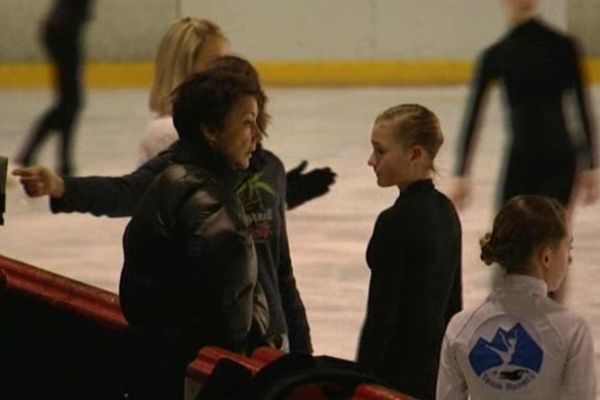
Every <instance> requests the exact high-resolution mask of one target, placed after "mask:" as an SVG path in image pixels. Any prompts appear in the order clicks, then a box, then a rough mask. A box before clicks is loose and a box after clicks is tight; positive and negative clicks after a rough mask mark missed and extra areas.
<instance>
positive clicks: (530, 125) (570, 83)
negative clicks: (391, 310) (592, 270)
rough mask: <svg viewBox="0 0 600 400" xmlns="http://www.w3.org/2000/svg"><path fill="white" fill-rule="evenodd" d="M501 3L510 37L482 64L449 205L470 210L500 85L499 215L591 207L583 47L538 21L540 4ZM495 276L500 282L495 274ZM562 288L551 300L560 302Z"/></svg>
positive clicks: (592, 162) (592, 154) (590, 130)
mask: <svg viewBox="0 0 600 400" xmlns="http://www.w3.org/2000/svg"><path fill="white" fill-rule="evenodd" d="M502 3H503V6H504V10H505V13H506V18H507V20H508V23H509V25H510V27H511V29H510V31H509V32H508V33H507V34H506V35H505V36H504V37H503V38H502V39H501V40H499V41H498V42H497V43H495V44H493V45H492V46H490V47H488V48H487V49H485V51H484V52H483V53H482V55H481V56H480V58H479V62H478V66H477V68H476V73H475V77H474V79H473V83H472V86H471V93H470V99H469V103H468V106H467V108H466V111H465V116H464V119H463V128H462V132H461V136H460V137H461V139H460V140H459V147H458V158H457V163H456V168H455V174H456V175H457V177H458V178H457V179H455V182H454V185H453V187H452V189H451V194H450V197H451V198H452V200H453V201H454V203H455V204H456V206H457V207H459V208H461V207H463V206H464V205H465V204H466V203H467V202H468V199H469V195H470V192H471V185H470V183H469V179H468V177H467V176H468V173H469V169H470V164H471V159H472V157H473V152H474V148H475V142H476V138H477V133H478V131H479V129H478V128H479V119H480V114H481V110H482V108H483V105H484V100H485V98H486V94H487V92H488V91H489V88H490V87H491V86H492V84H493V83H495V82H499V83H500V84H501V85H502V88H503V89H504V93H503V95H504V98H505V100H506V106H507V108H508V120H507V121H508V127H509V130H510V138H509V144H508V151H507V158H506V165H505V172H504V178H503V183H502V185H501V186H500V185H499V189H500V190H499V192H500V193H499V196H498V199H499V200H498V204H497V207H500V206H502V204H504V203H505V202H506V201H508V200H509V199H510V198H511V197H513V196H516V195H519V194H539V195H545V196H550V197H552V198H555V199H557V200H558V201H560V202H561V203H562V204H563V205H564V206H565V207H567V209H568V210H572V208H573V207H571V204H574V202H575V200H576V199H577V198H580V199H581V200H582V201H583V202H584V203H586V204H590V203H593V202H595V201H596V199H597V197H598V183H597V180H598V174H597V169H596V168H597V155H596V133H595V129H594V127H593V124H592V120H593V118H592V117H591V116H590V112H591V111H590V109H589V107H588V95H587V93H586V90H585V86H584V79H583V73H582V69H581V66H580V63H581V56H580V52H579V50H578V45H577V43H576V42H575V40H574V39H573V38H571V37H569V36H567V35H565V34H563V33H561V32H558V31H557V30H555V29H554V28H552V27H550V26H549V25H547V24H546V23H545V22H544V21H542V20H541V19H540V18H539V17H538V16H537V1H536V0H502ZM571 105H572V106H573V107H572V109H573V110H576V114H577V117H578V118H577V120H578V121H579V124H578V125H579V126H578V129H577V130H576V131H575V133H577V134H578V135H577V136H575V135H573V134H572V132H571V130H572V129H570V128H569V125H571V124H570V121H569V118H568V116H567V114H566V112H565V110H567V109H569V106H571ZM575 137H577V138H578V140H575V139H574V138H575ZM494 272H495V275H494V279H493V280H494V281H495V279H496V277H497V275H498V271H497V270H495V271H494ZM565 284H566V281H565ZM565 284H563V286H562V287H561V288H559V289H558V290H557V291H556V292H551V293H550V295H551V296H553V298H555V299H556V300H559V301H562V300H563V299H564V297H565V296H566V289H565V287H566V285H565Z"/></svg>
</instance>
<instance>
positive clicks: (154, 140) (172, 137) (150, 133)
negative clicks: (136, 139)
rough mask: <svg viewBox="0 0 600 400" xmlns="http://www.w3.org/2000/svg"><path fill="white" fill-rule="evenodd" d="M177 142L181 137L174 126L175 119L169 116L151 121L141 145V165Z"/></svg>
mask: <svg viewBox="0 0 600 400" xmlns="http://www.w3.org/2000/svg"><path fill="white" fill-rule="evenodd" d="M177 140H179V135H177V131H176V130H175V126H174V125H173V117H171V116H170V115H169V116H165V117H159V118H156V119H153V120H152V121H150V122H149V123H148V126H147V127H146V133H145V134H144V138H143V139H142V143H141V145H140V165H142V164H144V163H145V162H146V161H148V160H150V159H151V158H154V156H156V155H157V154H158V153H160V152H161V151H164V150H166V149H167V148H168V147H169V146H170V145H172V144H173V143H175V142H176V141H177Z"/></svg>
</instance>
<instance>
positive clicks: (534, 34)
mask: <svg viewBox="0 0 600 400" xmlns="http://www.w3.org/2000/svg"><path fill="white" fill-rule="evenodd" d="M579 63H580V59H579V53H578V49H577V46H576V43H575V41H574V40H573V39H571V38H570V37H568V36H566V35H564V34H562V33H560V32H557V31H555V30H554V29H552V28H550V27H548V26H547V25H545V24H544V23H543V22H541V21H539V20H537V19H531V20H529V21H527V22H525V23H523V24H521V25H518V26H516V27H515V28H513V29H512V30H511V31H509V32H508V33H507V34H506V36H505V37H503V38H502V39H501V40H500V41H499V42H497V43H496V44H494V45H492V46H491V47H489V48H488V49H486V50H485V51H484V52H483V54H482V55H481V56H480V59H479V62H478V66H477V69H476V73H475V77H474V80H473V83H472V86H471V93H470V98H469V103H468V107H467V109H466V112H465V116H464V120H463V127H462V132H461V140H459V149H458V153H459V157H458V159H457V164H456V169H455V172H456V173H457V175H464V174H466V173H468V170H469V164H470V158H471V153H472V148H473V143H474V141H475V136H476V133H477V126H478V122H479V117H480V112H481V109H482V104H483V102H484V98H485V95H486V93H487V91H488V89H489V88H490V86H491V84H492V83H493V82H494V81H496V80H498V81H499V82H500V83H501V84H502V87H503V89H504V90H503V94H504V96H505V100H506V102H507V103H508V107H509V111H510V112H509V125H510V130H511V133H512V135H511V138H510V140H511V151H512V152H513V156H514V157H517V158H519V159H528V160H531V162H532V163H533V165H546V166H547V165H548V164H549V163H555V162H557V161H558V162H560V160H561V159H564V158H565V157H566V158H572V157H573V155H574V154H576V155H577V156H578V157H579V162H580V168H583V169H587V168H594V167H595V166H596V154H595V147H594V144H595V133H594V129H593V126H592V124H591V121H590V115H589V110H588V108H587V98H586V97H587V95H586V92H585V90H584V84H583V82H582V73H581V69H580V64H579ZM567 95H568V96H569V97H570V98H571V99H574V101H575V106H576V110H577V114H578V120H579V124H580V129H579V130H578V131H579V132H582V133H583V135H580V136H583V137H580V140H579V143H577V144H574V143H573V140H572V138H571V136H570V134H569V130H568V128H567V121H566V116H565V112H564V108H565V105H566V103H565V101H564V99H565V97H566V96H567Z"/></svg>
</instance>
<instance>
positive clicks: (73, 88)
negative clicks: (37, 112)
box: [18, 21, 82, 175]
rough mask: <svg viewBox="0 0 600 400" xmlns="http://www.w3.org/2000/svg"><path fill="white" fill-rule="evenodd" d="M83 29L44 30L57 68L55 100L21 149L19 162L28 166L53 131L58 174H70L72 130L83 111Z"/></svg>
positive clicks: (49, 25) (51, 28) (48, 48)
mask: <svg viewBox="0 0 600 400" xmlns="http://www.w3.org/2000/svg"><path fill="white" fill-rule="evenodd" d="M81 32H82V27H81V26H77V27H73V28H72V29H59V28H56V27H54V26H53V24H52V21H49V22H48V23H47V24H46V26H45V27H44V32H43V35H44V45H45V47H46V49H47V50H48V53H49V55H50V58H51V60H52V62H53V64H54V65H55V67H56V90H57V92H58V93H57V98H56V100H55V102H54V104H53V105H52V106H51V107H50V108H49V109H48V110H47V111H46V112H45V113H44V114H43V115H42V116H41V117H40V119H39V120H38V122H37V123H36V124H35V125H34V127H33V130H32V132H31V134H30V136H29V138H28V139H27V142H26V144H25V146H24V147H23V149H22V151H21V154H20V156H19V157H18V161H19V162H20V163H22V164H24V165H31V164H32V162H33V160H34V157H35V155H36V153H37V151H38V149H39V147H40V145H41V144H42V143H43V142H44V140H45V139H46V138H47V137H48V136H49V135H50V133H51V132H53V131H55V132H56V133H57V134H59V135H60V148H59V153H58V160H59V162H58V164H59V172H60V173H61V174H63V175H71V174H72V173H73V162H72V154H71V153H72V147H73V130H74V126H75V123H76V119H77V116H78V114H79V112H80V110H81V107H82V89H81V51H80V36H81Z"/></svg>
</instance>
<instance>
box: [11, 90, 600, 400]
mask: <svg viewBox="0 0 600 400" xmlns="http://www.w3.org/2000/svg"><path fill="white" fill-rule="evenodd" d="M268 94H269V95H270V98H271V102H270V111H271V113H272V115H273V117H274V123H273V125H272V126H271V128H270V130H269V133H270V137H269V138H268V139H267V141H266V144H265V146H266V147H267V148H269V149H271V150H273V151H274V152H275V153H277V154H278V155H279V156H280V157H281V159H282V160H283V161H284V163H285V164H286V167H287V168H288V169H289V168H292V167H294V166H295V165H297V164H298V163H299V162H300V161H301V160H304V159H306V160H308V161H309V166H313V167H318V166H330V167H331V168H333V169H334V170H335V171H336V172H337V182H336V184H335V185H334V186H333V187H332V190H331V192H330V193H329V194H328V195H326V196H325V197H322V198H319V199H316V200H314V201H311V202H310V203H307V204H305V205H303V206H301V207H299V208H297V209H295V210H293V211H290V212H289V213H288V233H289V238H290V243H291V250H292V259H293V261H294V268H295V274H296V278H297V281H298V287H299V289H300V292H301V294H302V297H303V299H304V302H305V305H306V307H307V312H308V318H309V322H310V324H311V331H312V337H313V342H314V346H315V351H316V353H317V354H330V355H335V356H339V357H345V358H353V357H354V352H355V348H356V343H357V339H358V335H359V331H360V327H361V325H362V320H363V315H364V309H365V303H366V293H367V286H368V279H369V272H368V269H367V266H366V262H365V256H364V253H365V248H366V245H367V242H368V240H369V237H370V235H371V231H372V227H373V224H374V222H375V218H376V216H377V214H378V213H379V212H380V211H381V210H382V209H384V208H386V207H387V206H389V205H390V204H391V203H392V202H393V201H394V199H395V197H396V196H397V190H396V189H394V188H391V189H381V188H378V187H377V186H376V184H375V177H374V174H373V172H372V170H371V169H370V168H369V167H368V166H367V158H368V156H369V154H370V143H369V136H370V130H371V126H372V122H373V119H374V117H375V115H376V114H377V113H378V112H380V111H382V110H383V109H385V108H387V107H389V106H392V105H396V104H400V103H421V104H423V105H425V106H427V107H429V108H431V109H432V110H433V111H434V112H435V113H437V115H438V116H439V117H440V120H441V123H442V128H443V131H444V133H445V137H446V142H445V144H444V146H443V147H442V149H441V152H440V154H439V156H438V160H437V168H438V176H437V177H436V180H435V181H436V184H437V186H438V187H439V188H440V189H441V190H442V191H446V190H447V188H448V185H449V182H450V172H451V166H452V165H453V163H454V158H455V148H456V145H455V142H456V136H457V131H458V128H459V125H460V120H461V117H462V113H463V108H464V104H465V100H466V94H467V88H466V87H463V86H452V87H419V88H406V87H398V88H348V89H346V88H335V89H334V88H329V89H307V88H302V89H282V88H269V89H268ZM591 94H592V99H593V100H595V102H594V103H593V104H594V108H595V115H596V125H600V124H599V123H600V120H599V119H600V86H596V87H593V88H592V89H591ZM49 96H50V94H49V90H10V91H8V90H2V91H0V104H2V106H1V107H0V121H1V122H0V155H7V156H9V157H12V156H14V155H15V153H16V152H17V150H18V148H19V146H20V145H21V144H22V143H23V141H24V140H25V137H26V134H27V132H28V130H29V129H30V127H31V125H32V123H33V121H34V119H35V118H37V117H38V115H39V114H40V113H41V112H42V111H43V109H44V108H45V107H46V106H47V105H48V104H49V101H50V97H49ZM146 104H147V92H146V91H145V90H141V89H140V90H89V91H88V93H87V99H86V108H85V111H84V113H83V115H82V118H81V120H80V124H79V129H78V134H77V137H76V153H75V157H76V165H77V167H78V174H80V175H90V174H98V175H118V174H123V173H127V172H130V171H132V170H133V169H134V167H135V166H136V165H137V160H138V147H139V142H140V139H141V137H142V134H143V131H144V128H145V125H146V123H147V121H148V120H149V119H150V118H151V115H150V113H149V112H148V111H147V107H146ZM482 128H483V130H482V132H481V133H482V134H481V136H480V140H479V143H478V151H477V153H476V157H475V159H474V164H473V174H472V180H473V182H474V196H473V199H472V204H471V206H470V207H469V208H467V209H466V210H464V211H461V213H460V217H461V220H462V226H463V282H464V300H465V306H467V307H468V306H472V305H474V304H476V303H478V302H479V301H480V300H482V298H483V297H484V296H485V295H486V293H487V292H488V291H489V280H490V279H489V275H490V269H489V267H486V266H485V265H483V264H482V263H481V262H480V261H479V253H478V239H479V237H480V236H481V235H483V234H484V233H485V232H486V230H487V229H488V228H489V227H490V225H491V220H492V217H493V212H494V198H495V190H496V182H497V178H498V175H499V174H500V171H501V165H502V161H503V160H502V148H503V145H504V137H505V134H504V130H503V113H502V111H501V107H500V101H499V96H498V93H497V91H495V92H493V94H492V96H491V98H490V102H489V104H488V107H487V112H486V114H485V118H484V120H483V123H482ZM55 151H56V145H55V142H54V139H51V140H50V141H49V142H48V143H47V145H46V146H45V147H44V151H43V153H42V154H41V155H40V162H41V163H43V164H46V165H50V166H53V165H54V153H55ZM6 208H7V212H6V214H5V220H6V224H5V226H2V227H0V253H2V254H4V255H6V256H9V257H12V258H16V259H19V260H23V261H26V262H28V263H31V264H33V265H36V266H39V267H42V268H45V269H48V270H51V271H54V272H57V273H60V274H63V275H67V276H69V277H71V278H74V279H77V280H81V281H84V282H87V283H90V284H93V285H96V286H99V287H102V288H104V289H108V290H111V291H114V292H116V291H117V286H118V281H119V273H120V269H121V263H122V251H121V236H122V232H123V228H124V227H125V225H126V223H127V219H122V218H121V219H110V218H97V217H93V216H90V215H82V214H61V215H53V214H51V213H50V211H49V208H48V201H47V200H46V199H29V198H27V197H26V196H25V195H24V193H23V192H22V190H21V188H20V186H15V185H13V186H9V187H8V188H7V205H6ZM574 237H575V243H574V250H573V258H574V262H573V264H572V267H571V272H570V277H569V282H568V285H569V292H568V298H567V300H566V303H567V304H568V306H569V307H570V308H572V309H573V310H575V311H577V312H578V313H580V314H581V315H583V316H584V317H585V318H586V319H587V320H588V321H589V323H590V324H591V326H592V328H593V331H594V337H595V343H596V365H597V373H598V376H599V377H600V295H599V294H598V293H599V289H600V203H596V204H595V205H593V206H587V207H577V209H576V211H575V217H574ZM407 329H410V327H407ZM598 398H599V399H600V396H599V397H598Z"/></svg>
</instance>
